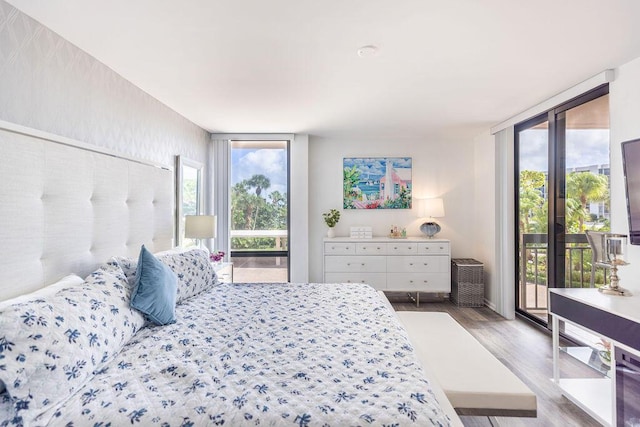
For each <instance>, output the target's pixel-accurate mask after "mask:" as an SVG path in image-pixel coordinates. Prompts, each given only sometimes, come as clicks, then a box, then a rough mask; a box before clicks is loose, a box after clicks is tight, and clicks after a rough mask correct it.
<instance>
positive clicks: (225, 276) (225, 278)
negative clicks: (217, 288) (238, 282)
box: [211, 262, 233, 283]
mask: <svg viewBox="0 0 640 427" xmlns="http://www.w3.org/2000/svg"><path fill="white" fill-rule="evenodd" d="M211 265H213V269H214V270H215V272H216V274H217V275H218V283H233V263H232V262H216V263H211Z"/></svg>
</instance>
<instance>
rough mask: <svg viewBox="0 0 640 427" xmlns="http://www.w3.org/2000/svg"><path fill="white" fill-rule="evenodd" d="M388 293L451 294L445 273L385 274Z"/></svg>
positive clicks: (449, 283)
mask: <svg viewBox="0 0 640 427" xmlns="http://www.w3.org/2000/svg"><path fill="white" fill-rule="evenodd" d="M387 290H388V291H395V290H397V291H420V292H447V293H450V292H451V282H450V280H449V275H448V274H447V273H387Z"/></svg>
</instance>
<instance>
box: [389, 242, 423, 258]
mask: <svg viewBox="0 0 640 427" xmlns="http://www.w3.org/2000/svg"><path fill="white" fill-rule="evenodd" d="M417 253H418V243H416V242H398V243H387V254H389V255H413V254H417Z"/></svg>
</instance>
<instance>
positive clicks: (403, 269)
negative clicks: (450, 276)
mask: <svg viewBox="0 0 640 427" xmlns="http://www.w3.org/2000/svg"><path fill="white" fill-rule="evenodd" d="M448 270H449V257H447V256H439V255H436V256H417V255H413V256H411V255H408V256H389V257H387V271H388V272H390V273H391V272H399V273H446V272H447V271H448Z"/></svg>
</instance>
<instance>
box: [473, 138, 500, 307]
mask: <svg viewBox="0 0 640 427" xmlns="http://www.w3.org/2000/svg"><path fill="white" fill-rule="evenodd" d="M495 150H496V147H495V138H494V136H493V135H490V134H489V132H486V133H483V134H482V135H478V136H477V137H476V138H475V139H474V171H475V176H474V180H473V183H474V186H473V190H474V206H475V209H473V212H474V223H475V227H474V230H473V231H474V234H473V241H474V246H473V258H475V259H477V260H479V261H480V260H481V261H482V262H483V263H484V283H485V287H484V293H485V302H486V304H487V305H488V306H489V307H491V308H493V309H494V310H495V309H496V301H497V299H498V295H497V293H498V289H497V287H496V283H495V270H496V250H495V249H496V246H495V245H496V233H495V218H496V203H495V197H496V191H495V189H496V172H495V169H496V159H495V157H496V154H495Z"/></svg>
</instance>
